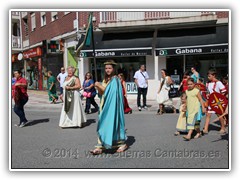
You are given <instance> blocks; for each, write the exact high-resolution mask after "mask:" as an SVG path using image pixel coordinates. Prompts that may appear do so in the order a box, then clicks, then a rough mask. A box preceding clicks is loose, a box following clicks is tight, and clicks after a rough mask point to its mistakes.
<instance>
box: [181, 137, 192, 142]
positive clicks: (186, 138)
mask: <svg viewBox="0 0 240 180" xmlns="http://www.w3.org/2000/svg"><path fill="white" fill-rule="evenodd" d="M183 139H185V140H186V141H190V139H191V138H189V137H187V136H183Z"/></svg>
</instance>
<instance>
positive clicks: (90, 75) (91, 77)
mask: <svg viewBox="0 0 240 180" xmlns="http://www.w3.org/2000/svg"><path fill="white" fill-rule="evenodd" d="M87 74H90V79H92V78H93V76H92V74H91V73H90V72H87V73H86V74H85V80H86V79H87Z"/></svg>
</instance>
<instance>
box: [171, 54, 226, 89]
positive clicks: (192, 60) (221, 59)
mask: <svg viewBox="0 0 240 180" xmlns="http://www.w3.org/2000/svg"><path fill="white" fill-rule="evenodd" d="M184 56H185V68H184ZM192 67H195V68H196V70H197V71H198V72H199V74H200V77H201V78H202V79H203V81H204V83H206V82H207V80H208V79H207V72H208V70H209V69H215V70H216V71H217V78H218V79H219V80H221V79H222V78H223V77H225V76H227V75H228V54H227V53H220V54H198V55H181V56H167V71H168V73H169V75H170V76H171V77H172V78H173V79H174V81H175V84H177V85H179V84H180V82H181V80H182V77H183V73H184V69H185V71H189V72H190V73H191V68H192ZM178 77H179V78H180V81H179V80H178Z"/></svg>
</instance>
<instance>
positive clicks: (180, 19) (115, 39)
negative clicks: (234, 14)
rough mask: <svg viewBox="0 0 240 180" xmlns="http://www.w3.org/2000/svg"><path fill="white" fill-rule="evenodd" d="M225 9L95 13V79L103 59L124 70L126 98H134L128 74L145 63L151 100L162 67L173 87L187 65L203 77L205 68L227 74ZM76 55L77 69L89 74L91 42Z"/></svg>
mask: <svg viewBox="0 0 240 180" xmlns="http://www.w3.org/2000/svg"><path fill="white" fill-rule="evenodd" d="M228 13H229V12H227V11H226V12H215V11H214V12H213V11H211V12H202V11H195V12H167V11H166V12H100V24H99V30H98V31H96V32H95V37H94V38H95V48H96V59H97V72H98V80H101V79H102V77H103V72H104V66H103V62H104V61H105V60H107V59H109V58H110V59H113V60H115V61H116V62H117V63H118V67H117V71H118V72H123V73H124V75H125V78H126V81H127V91H128V94H129V96H128V98H136V95H135V94H136V93H137V87H136V85H135V84H134V79H133V75H134V72H135V71H136V70H138V69H139V66H140V65H141V64H145V65H146V70H147V72H148V74H149V76H150V79H149V89H148V95H147V97H148V98H149V99H156V93H157V91H158V88H159V86H160V78H161V74H160V71H161V69H167V71H168V73H169V75H170V76H171V77H172V79H173V80H174V81H175V86H176V87H177V86H178V85H179V84H180V82H181V80H182V76H183V73H184V72H185V71H186V70H190V69H191V67H195V68H196V69H197V71H198V72H199V73H200V76H201V78H202V79H203V80H204V82H206V81H207V71H208V70H209V69H210V68H215V69H216V70H217V74H218V78H219V79H221V78H222V77H224V76H227V75H228V60H229V58H228V40H229V33H228V29H229V27H228V17H229V14H228ZM80 57H81V58H80V66H81V68H82V69H85V72H86V71H90V72H92V73H93V74H94V70H93V67H94V65H93V64H94V63H93V58H92V47H88V48H87V47H86V48H85V49H83V50H82V51H81V54H80ZM89 65H90V66H89ZM86 68H89V69H86ZM82 76H83V74H82Z"/></svg>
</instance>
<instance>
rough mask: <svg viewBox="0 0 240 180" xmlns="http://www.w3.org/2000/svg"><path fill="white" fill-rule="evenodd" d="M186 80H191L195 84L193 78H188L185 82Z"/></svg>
mask: <svg viewBox="0 0 240 180" xmlns="http://www.w3.org/2000/svg"><path fill="white" fill-rule="evenodd" d="M188 81H191V82H193V83H194V84H195V81H194V79H193V78H188V80H187V82H188Z"/></svg>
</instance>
